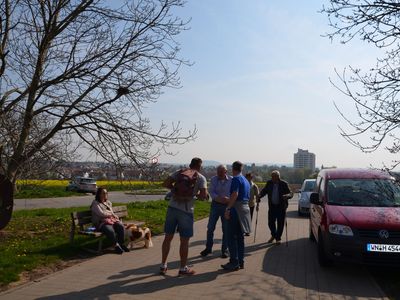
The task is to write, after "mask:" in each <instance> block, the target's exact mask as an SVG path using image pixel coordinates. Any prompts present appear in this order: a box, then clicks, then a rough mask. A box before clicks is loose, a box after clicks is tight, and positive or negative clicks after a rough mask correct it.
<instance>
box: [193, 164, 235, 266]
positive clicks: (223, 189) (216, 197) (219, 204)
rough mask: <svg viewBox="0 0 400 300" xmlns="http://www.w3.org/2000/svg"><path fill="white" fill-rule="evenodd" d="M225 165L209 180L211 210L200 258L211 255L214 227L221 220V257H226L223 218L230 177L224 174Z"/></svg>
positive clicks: (218, 168) (224, 222)
mask: <svg viewBox="0 0 400 300" xmlns="http://www.w3.org/2000/svg"><path fill="white" fill-rule="evenodd" d="M226 173H227V169H226V166H225V165H219V166H218V167H217V175H216V176H213V177H212V178H211V180H210V190H209V191H210V195H211V199H212V202H211V209H210V216H209V218H208V225H207V243H206V248H205V249H204V250H203V251H201V252H200V254H201V256H207V255H208V254H210V253H212V247H213V240H214V231H215V225H216V224H217V222H218V219H220V218H221V223H222V248H221V257H222V258H227V257H228V249H227V248H228V245H227V241H226V240H227V237H226V220H225V217H224V214H225V209H226V206H227V204H228V201H229V195H230V188H231V181H232V176H229V175H227V174H226Z"/></svg>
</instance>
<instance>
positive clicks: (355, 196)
mask: <svg viewBox="0 0 400 300" xmlns="http://www.w3.org/2000/svg"><path fill="white" fill-rule="evenodd" d="M328 204H332V205H343V206H372V207H374V206H375V207H394V206H400V187H399V185H398V184H397V183H396V182H395V181H393V180H387V179H331V180H329V181H328Z"/></svg>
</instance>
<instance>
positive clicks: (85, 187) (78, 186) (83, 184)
mask: <svg viewBox="0 0 400 300" xmlns="http://www.w3.org/2000/svg"><path fill="white" fill-rule="evenodd" d="M65 190H66V191H74V192H78V193H92V194H93V195H95V194H96V190H97V185H96V180H95V179H93V178H89V177H80V176H78V177H75V178H74V179H72V180H71V181H70V182H69V184H68V185H67V187H66V188H65Z"/></svg>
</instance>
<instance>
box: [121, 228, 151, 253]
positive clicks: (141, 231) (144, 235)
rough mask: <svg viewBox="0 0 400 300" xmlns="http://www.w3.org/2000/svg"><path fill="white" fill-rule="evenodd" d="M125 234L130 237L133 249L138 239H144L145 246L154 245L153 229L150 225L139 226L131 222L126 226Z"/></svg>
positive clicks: (130, 244) (130, 246) (130, 245)
mask: <svg viewBox="0 0 400 300" xmlns="http://www.w3.org/2000/svg"><path fill="white" fill-rule="evenodd" d="M125 234H126V236H127V238H129V248H130V249H132V248H133V245H134V244H135V243H136V242H138V241H144V247H145V248H149V247H153V242H152V241H151V231H150V228H148V227H143V228H141V227H138V226H136V225H135V224H130V225H128V226H126V228H125Z"/></svg>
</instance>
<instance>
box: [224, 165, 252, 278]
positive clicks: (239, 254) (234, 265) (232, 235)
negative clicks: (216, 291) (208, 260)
mask: <svg viewBox="0 0 400 300" xmlns="http://www.w3.org/2000/svg"><path fill="white" fill-rule="evenodd" d="M242 169H243V164H242V163H241V162H240V161H235V162H234V163H233V164H232V174H233V178H232V183H231V189H230V197H229V201H228V205H227V207H226V211H225V218H226V219H227V224H228V225H227V231H228V247H229V253H230V257H229V262H228V263H227V264H224V265H221V267H222V268H223V269H224V270H227V271H237V270H239V269H243V268H244V235H248V234H249V233H250V232H251V219H250V208H249V199H250V184H249V182H248V180H247V179H246V177H244V176H243V175H242Z"/></svg>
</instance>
